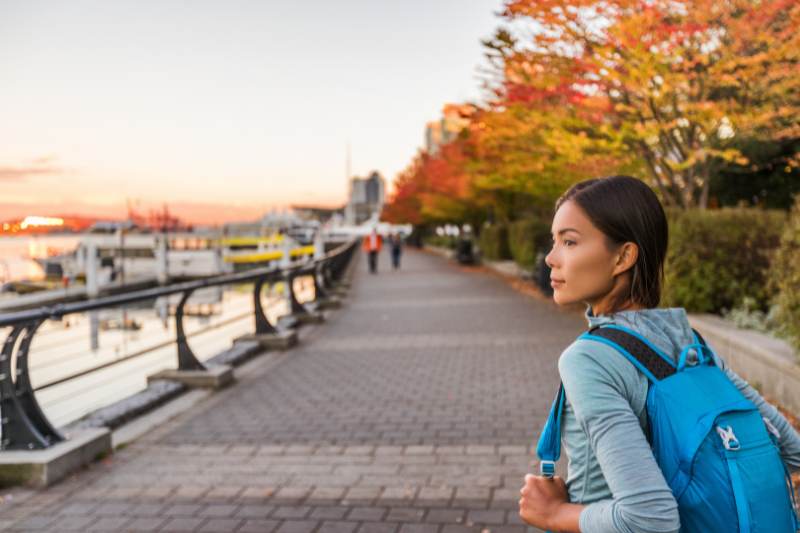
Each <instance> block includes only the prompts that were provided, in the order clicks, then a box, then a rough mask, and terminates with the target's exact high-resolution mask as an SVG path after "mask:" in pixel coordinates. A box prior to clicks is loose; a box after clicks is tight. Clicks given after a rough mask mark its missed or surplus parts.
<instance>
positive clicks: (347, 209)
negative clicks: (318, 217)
mask: <svg viewBox="0 0 800 533" xmlns="http://www.w3.org/2000/svg"><path fill="white" fill-rule="evenodd" d="M346 172H347V203H346V204H345V206H344V223H345V224H347V225H348V226H355V225H356V212H355V208H354V206H353V179H352V174H351V171H350V141H347V171H346Z"/></svg>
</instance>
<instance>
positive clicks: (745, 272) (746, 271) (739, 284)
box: [662, 209, 786, 313]
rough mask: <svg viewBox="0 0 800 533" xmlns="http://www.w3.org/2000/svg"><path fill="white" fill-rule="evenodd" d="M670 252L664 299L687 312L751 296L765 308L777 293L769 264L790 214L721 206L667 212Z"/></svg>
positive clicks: (739, 303)
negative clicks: (769, 275)
mask: <svg viewBox="0 0 800 533" xmlns="http://www.w3.org/2000/svg"><path fill="white" fill-rule="evenodd" d="M667 218H668V219H669V252H668V254H667V262H666V283H665V287H664V297H663V299H662V302H663V303H664V304H666V305H668V306H670V307H685V308H686V310H687V311H689V312H695V313H720V312H722V310H723V309H733V308H736V307H741V306H742V304H743V302H744V299H745V298H752V299H753V301H754V302H755V305H756V306H757V307H758V308H760V309H766V308H767V307H768V306H769V303H770V300H771V299H772V296H773V294H774V292H773V290H771V289H770V287H769V286H768V285H769V284H768V279H767V276H768V269H769V266H770V261H771V258H772V254H773V252H774V250H775V249H776V248H777V247H778V245H779V243H780V238H781V232H782V230H783V227H784V224H785V222H786V214H785V213H783V212H781V211H759V210H754V209H721V210H719V211H696V210H690V211H677V210H669V211H668V212H667Z"/></svg>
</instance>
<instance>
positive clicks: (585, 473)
mask: <svg viewBox="0 0 800 533" xmlns="http://www.w3.org/2000/svg"><path fill="white" fill-rule="evenodd" d="M587 318H588V319H589V324H590V326H591V327H594V326H598V325H604V324H612V323H616V324H619V325H620V326H624V327H626V328H629V329H632V330H634V331H636V332H637V333H639V334H641V335H643V336H644V337H645V338H647V339H648V340H649V341H650V342H651V343H653V344H654V345H655V346H656V347H658V348H659V349H660V350H661V351H662V352H664V353H666V354H668V355H670V356H671V357H672V358H673V360H675V361H676V362H677V359H678V356H679V354H680V351H681V350H682V349H683V347H685V346H688V345H689V344H692V343H693V338H692V331H691V327H690V326H689V322H688V319H687V317H686V313H685V312H684V311H683V309H652V310H646V311H638V312H623V313H618V314H616V315H614V316H613V317H605V316H600V317H594V316H591V310H589V311H588V312H587ZM715 360H716V362H717V365H718V366H719V367H720V368H721V369H723V370H724V371H725V373H726V374H727V375H728V377H729V378H730V379H731V381H733V383H734V384H735V385H736V386H737V387H738V388H739V390H740V391H741V392H742V393H743V394H744V396H745V397H746V398H747V399H749V400H750V401H752V402H753V403H754V404H756V406H758V408H759V411H760V412H761V414H762V416H764V417H766V418H768V419H769V420H770V421H771V422H772V424H773V425H774V426H775V427H776V428H777V429H778V430H779V431H780V433H781V439H780V444H781V451H782V455H783V457H784V460H785V461H786V463H787V464H788V465H789V466H790V468H793V469H798V468H800V436H798V435H797V432H795V431H794V429H793V428H792V427H791V425H790V424H789V423H788V422H787V421H786V419H785V418H784V417H783V416H782V415H781V414H780V413H778V411H777V410H776V409H775V408H774V407H772V406H771V405H769V404H768V403H767V402H765V401H764V400H763V398H761V397H760V396H759V394H758V392H757V391H755V390H754V389H753V388H752V387H750V386H749V385H748V384H747V383H746V382H745V381H744V380H742V379H741V378H740V377H739V376H737V375H736V374H735V373H734V372H733V371H732V370H731V369H730V368H728V367H727V366H726V365H725V363H724V361H722V359H721V358H719V357H718V356H717V355H716V354H715ZM687 364H689V365H693V364H697V356H696V354H694V353H692V352H690V354H689V357H688V362H687ZM558 368H559V372H560V374H561V378H562V380H563V382H564V390H565V391H566V402H565V406H564V413H563V421H562V440H563V446H564V451H565V453H566V454H567V457H568V458H569V473H568V477H567V489H568V491H569V495H570V501H572V502H573V503H579V504H586V505H588V506H587V507H586V508H585V509H584V510H583V512H581V516H580V528H581V532H582V533H616V532H619V533H665V532H677V531H678V530H679V529H680V519H679V516H678V509H677V503H676V502H675V499H674V497H673V495H672V491H671V490H670V488H669V486H668V485H667V482H666V481H665V480H664V477H663V475H662V474H661V471H660V469H659V468H658V465H657V464H656V462H655V459H654V457H653V454H652V451H651V449H650V446H649V444H648V443H647V439H646V438H645V435H644V430H645V429H646V427H647V420H646V413H645V403H646V399H647V390H648V382H647V378H645V377H644V375H643V374H641V372H639V371H638V370H637V369H636V368H635V367H634V366H633V365H632V364H631V363H630V362H629V361H628V360H627V359H625V357H623V356H622V355H620V354H619V353H618V352H617V351H616V350H614V349H613V348H611V347H610V346H607V345H605V344H602V343H599V342H594V341H591V340H579V341H576V342H575V343H573V344H572V346H570V347H569V348H567V350H566V351H565V352H564V353H563V354H562V356H561V359H560V360H559V365H558Z"/></svg>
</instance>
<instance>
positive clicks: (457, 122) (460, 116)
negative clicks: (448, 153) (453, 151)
mask: <svg viewBox="0 0 800 533" xmlns="http://www.w3.org/2000/svg"><path fill="white" fill-rule="evenodd" d="M472 112H473V110H472V106H470V105H466V104H464V105H458V104H445V105H444V108H443V109H442V118H441V120H438V121H436V122H428V124H426V126H425V150H426V151H427V152H428V153H431V154H435V153H436V152H438V151H439V146H441V145H442V144H447V143H449V142H450V141H452V140H453V139H455V138H456V137H457V136H458V134H459V133H460V132H461V130H463V129H464V128H466V127H467V126H469V122H470V117H471V116H472Z"/></svg>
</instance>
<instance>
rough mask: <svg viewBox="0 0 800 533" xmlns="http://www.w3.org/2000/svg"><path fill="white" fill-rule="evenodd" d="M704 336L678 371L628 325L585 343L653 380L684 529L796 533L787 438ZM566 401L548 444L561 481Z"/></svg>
mask: <svg viewBox="0 0 800 533" xmlns="http://www.w3.org/2000/svg"><path fill="white" fill-rule="evenodd" d="M694 335H695V338H694V341H695V343H694V344H692V345H690V346H687V347H686V348H684V350H683V351H682V352H681V356H680V360H679V362H678V364H677V365H675V363H673V362H672V360H671V359H670V358H669V357H667V356H666V355H665V354H664V353H662V352H661V351H659V350H658V348H656V347H655V346H653V345H652V344H650V343H649V342H648V341H647V340H645V338H644V337H642V336H641V335H639V334H638V333H635V332H633V331H631V330H629V329H625V328H621V327H619V326H606V327H599V328H594V329H592V330H591V331H589V332H588V333H586V334H584V335H582V336H581V337H580V338H581V339H589V340H592V341H596V342H601V343H603V344H607V345H609V346H611V347H612V348H614V349H615V350H617V351H618V352H619V353H621V354H622V355H624V356H625V357H626V358H627V359H628V360H629V361H630V362H631V363H632V364H633V365H634V366H635V367H636V368H638V369H639V370H640V371H641V372H642V373H643V374H644V375H645V376H647V379H648V380H649V381H650V383H651V385H650V388H649V391H648V394H647V420H648V430H649V431H648V435H647V440H648V442H649V443H650V445H651V446H652V448H653V454H654V455H655V459H656V463H658V466H659V468H660V469H661V472H662V473H663V474H664V478H665V479H666V480H667V484H668V485H669V487H670V489H672V493H673V494H674V496H675V500H676V501H677V502H678V512H679V514H680V520H681V529H680V531H681V533H716V532H719V533H723V532H724V533H732V532H736V531H738V532H739V533H795V532H796V531H797V530H798V529H800V523H798V521H797V514H796V511H795V507H796V505H795V501H794V491H793V490H792V489H791V486H792V485H791V478H790V476H789V471H788V470H787V469H786V465H785V464H784V463H783V460H782V459H781V456H780V453H779V450H778V438H779V437H780V434H779V433H778V431H777V430H776V429H775V427H774V426H773V425H772V424H771V423H770V422H769V420H767V419H765V418H762V417H761V415H760V414H759V412H758V408H757V407H756V406H755V405H754V404H753V403H752V402H750V401H749V400H747V399H746V398H745V397H744V396H743V395H742V393H741V392H739V390H738V389H737V388H736V386H735V385H734V384H733V383H732V382H731V381H730V380H729V379H728V377H727V376H726V375H725V373H724V372H722V371H721V370H720V369H719V368H717V367H716V365H715V364H714V359H713V357H712V356H711V352H710V350H709V348H708V347H707V345H706V343H705V341H704V340H703V338H702V337H701V336H700V334H698V333H697V332H695V334H694ZM690 349H695V350H696V351H697V354H698V356H699V359H700V364H699V365H696V366H686V356H687V354H688V352H689V350H690ZM704 351H705V352H707V357H706V355H705V354H704V353H703V352H704ZM564 398H565V392H564V387H563V385H562V386H561V387H560V388H559V390H558V394H557V395H556V400H555V402H554V403H553V407H552V408H551V410H550V417H549V418H548V420H547V424H546V425H545V427H544V432H543V433H542V436H541V438H540V439H539V447H538V449H537V454H538V455H539V459H540V460H541V468H542V475H543V476H545V477H553V475H554V473H555V462H556V461H558V459H559V457H560V455H561V412H562V410H563V407H564Z"/></svg>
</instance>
